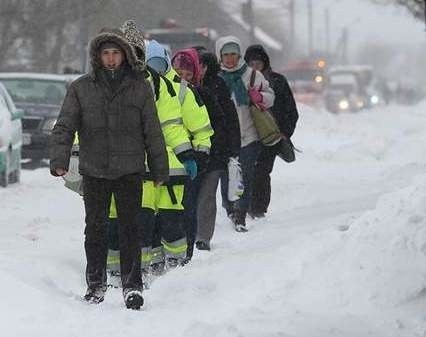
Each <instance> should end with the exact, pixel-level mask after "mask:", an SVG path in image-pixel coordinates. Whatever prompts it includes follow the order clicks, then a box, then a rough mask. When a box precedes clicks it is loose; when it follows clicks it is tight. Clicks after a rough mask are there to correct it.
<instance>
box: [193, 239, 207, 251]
mask: <svg viewBox="0 0 426 337" xmlns="http://www.w3.org/2000/svg"><path fill="white" fill-rule="evenodd" d="M195 246H196V247H197V249H198V250H210V244H209V243H208V242H204V241H197V242H196V243H195Z"/></svg>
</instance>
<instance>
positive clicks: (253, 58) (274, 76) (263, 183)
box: [244, 45, 299, 218]
mask: <svg viewBox="0 0 426 337" xmlns="http://www.w3.org/2000/svg"><path fill="white" fill-rule="evenodd" d="M244 59H245V61H246V62H247V63H248V64H249V65H250V66H251V67H252V68H254V69H256V70H259V71H261V72H262V74H263V75H264V76H265V78H266V79H267V80H268V81H269V84H270V85H271V87H272V89H273V90H274V93H275V100H274V105H273V106H272V108H271V112H272V114H273V115H274V117H275V120H276V121H277V124H278V127H279V128H280V131H281V133H282V134H283V136H284V137H286V138H287V139H290V137H291V136H292V135H293V132H294V129H295V127H296V123H297V120H298V118H299V114H298V112H297V107H296V102H295V100H294V98H293V93H292V92H291V89H290V86H289V84H288V82H287V79H286V78H285V77H284V76H283V75H281V74H278V73H276V72H274V71H273V70H272V68H271V65H270V61H269V56H268V54H267V53H266V51H265V49H264V48H263V46H261V45H252V46H250V47H248V48H247V50H246V52H245V56H244ZM278 149H279V144H277V146H273V147H266V146H263V147H262V150H261V153H260V155H259V157H258V159H257V162H256V165H255V175H254V182H253V191H252V197H251V204H250V210H249V214H250V216H251V217H253V218H261V217H264V216H265V213H266V212H267V211H268V206H269V203H270V201H271V176H270V174H271V172H272V169H273V167H274V161H275V157H276V156H277V153H278V151H279V150H278Z"/></svg>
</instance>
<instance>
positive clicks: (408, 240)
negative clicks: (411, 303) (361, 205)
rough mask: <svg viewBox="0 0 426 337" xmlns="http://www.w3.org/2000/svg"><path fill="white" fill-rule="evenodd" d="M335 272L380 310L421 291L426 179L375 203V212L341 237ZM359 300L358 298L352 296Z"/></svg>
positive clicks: (425, 267)
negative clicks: (339, 261) (337, 265)
mask: <svg viewBox="0 0 426 337" xmlns="http://www.w3.org/2000/svg"><path fill="white" fill-rule="evenodd" d="M337 251H338V252H339V255H341V256H340V257H339V258H338V260H340V259H341V260H342V261H343V262H345V264H344V265H343V266H341V267H342V268H341V269H340V271H339V272H338V273H337V275H338V277H339V278H341V282H342V284H343V283H346V284H347V282H348V281H350V282H351V284H352V285H353V286H354V288H355V289H356V290H358V291H359V293H358V294H357V295H359V296H362V295H363V294H364V296H363V297H366V299H368V300H371V301H373V302H377V304H380V305H382V306H388V305H397V304H401V303H403V302H404V301H408V300H412V299H414V298H416V297H417V296H418V295H421V294H422V293H423V292H424V291H425V290H426V175H423V176H419V177H417V178H416V179H414V181H413V184H412V185H411V186H409V187H407V188H404V189H402V190H400V191H397V192H394V193H391V194H387V195H385V196H383V197H381V198H380V199H379V202H378V204H377V207H376V209H374V210H372V211H370V212H367V213H366V214H364V215H363V216H361V217H360V218H359V219H357V220H356V221H355V222H354V223H353V224H352V225H351V227H350V229H349V230H348V232H347V233H346V234H343V235H342V243H341V247H340V249H339V250H337ZM357 298H358V299H359V297H358V296H357Z"/></svg>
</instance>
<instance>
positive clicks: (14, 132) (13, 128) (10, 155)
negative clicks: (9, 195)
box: [0, 83, 24, 187]
mask: <svg viewBox="0 0 426 337" xmlns="http://www.w3.org/2000/svg"><path fill="white" fill-rule="evenodd" d="M23 116H24V111H23V110H21V109H17V108H16V107H15V104H14V103H13V101H12V98H11V97H10V95H9V93H8V92H7V90H6V88H5V87H4V86H3V85H2V84H1V83H0V186H2V187H7V185H9V183H17V182H19V180H20V176H21V148H22V124H21V118H22V117H23Z"/></svg>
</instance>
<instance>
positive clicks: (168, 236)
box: [152, 209, 185, 248]
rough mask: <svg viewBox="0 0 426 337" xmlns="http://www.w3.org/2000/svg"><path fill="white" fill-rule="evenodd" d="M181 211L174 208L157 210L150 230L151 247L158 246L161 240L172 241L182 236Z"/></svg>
mask: <svg viewBox="0 0 426 337" xmlns="http://www.w3.org/2000/svg"><path fill="white" fill-rule="evenodd" d="M183 213H184V212H183V211H179V210H175V209H160V210H158V213H157V215H156V216H155V226H154V228H153V232H152V248H156V247H160V246H161V240H164V241H166V242H174V241H177V240H180V239H182V238H183V237H184V235H185V234H184V233H185V231H184V230H183Z"/></svg>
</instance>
